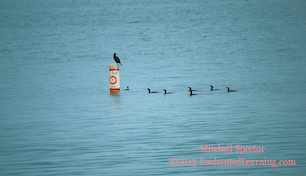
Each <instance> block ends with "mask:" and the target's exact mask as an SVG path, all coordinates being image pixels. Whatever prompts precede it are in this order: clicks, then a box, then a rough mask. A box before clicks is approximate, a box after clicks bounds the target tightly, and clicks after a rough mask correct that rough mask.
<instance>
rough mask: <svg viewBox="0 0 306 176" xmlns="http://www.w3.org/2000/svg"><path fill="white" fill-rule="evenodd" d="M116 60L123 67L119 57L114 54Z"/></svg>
mask: <svg viewBox="0 0 306 176" xmlns="http://www.w3.org/2000/svg"><path fill="white" fill-rule="evenodd" d="M114 60H115V61H116V62H117V63H118V64H120V65H121V66H123V65H122V64H121V63H120V59H119V57H117V56H116V53H114Z"/></svg>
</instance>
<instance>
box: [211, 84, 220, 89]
mask: <svg viewBox="0 0 306 176" xmlns="http://www.w3.org/2000/svg"><path fill="white" fill-rule="evenodd" d="M209 86H210V87H211V89H210V90H220V89H214V86H212V85H209Z"/></svg>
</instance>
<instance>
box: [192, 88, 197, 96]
mask: <svg viewBox="0 0 306 176" xmlns="http://www.w3.org/2000/svg"><path fill="white" fill-rule="evenodd" d="M190 95H198V94H193V93H192V90H191V89H190Z"/></svg>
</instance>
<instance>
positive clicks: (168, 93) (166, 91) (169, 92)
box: [163, 89, 172, 94]
mask: <svg viewBox="0 0 306 176" xmlns="http://www.w3.org/2000/svg"><path fill="white" fill-rule="evenodd" d="M163 90H164V91H165V94H172V92H167V91H166V89H163Z"/></svg>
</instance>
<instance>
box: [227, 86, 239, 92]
mask: <svg viewBox="0 0 306 176" xmlns="http://www.w3.org/2000/svg"><path fill="white" fill-rule="evenodd" d="M226 88H227V91H228V92H237V91H236V90H230V88H229V87H226Z"/></svg>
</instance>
